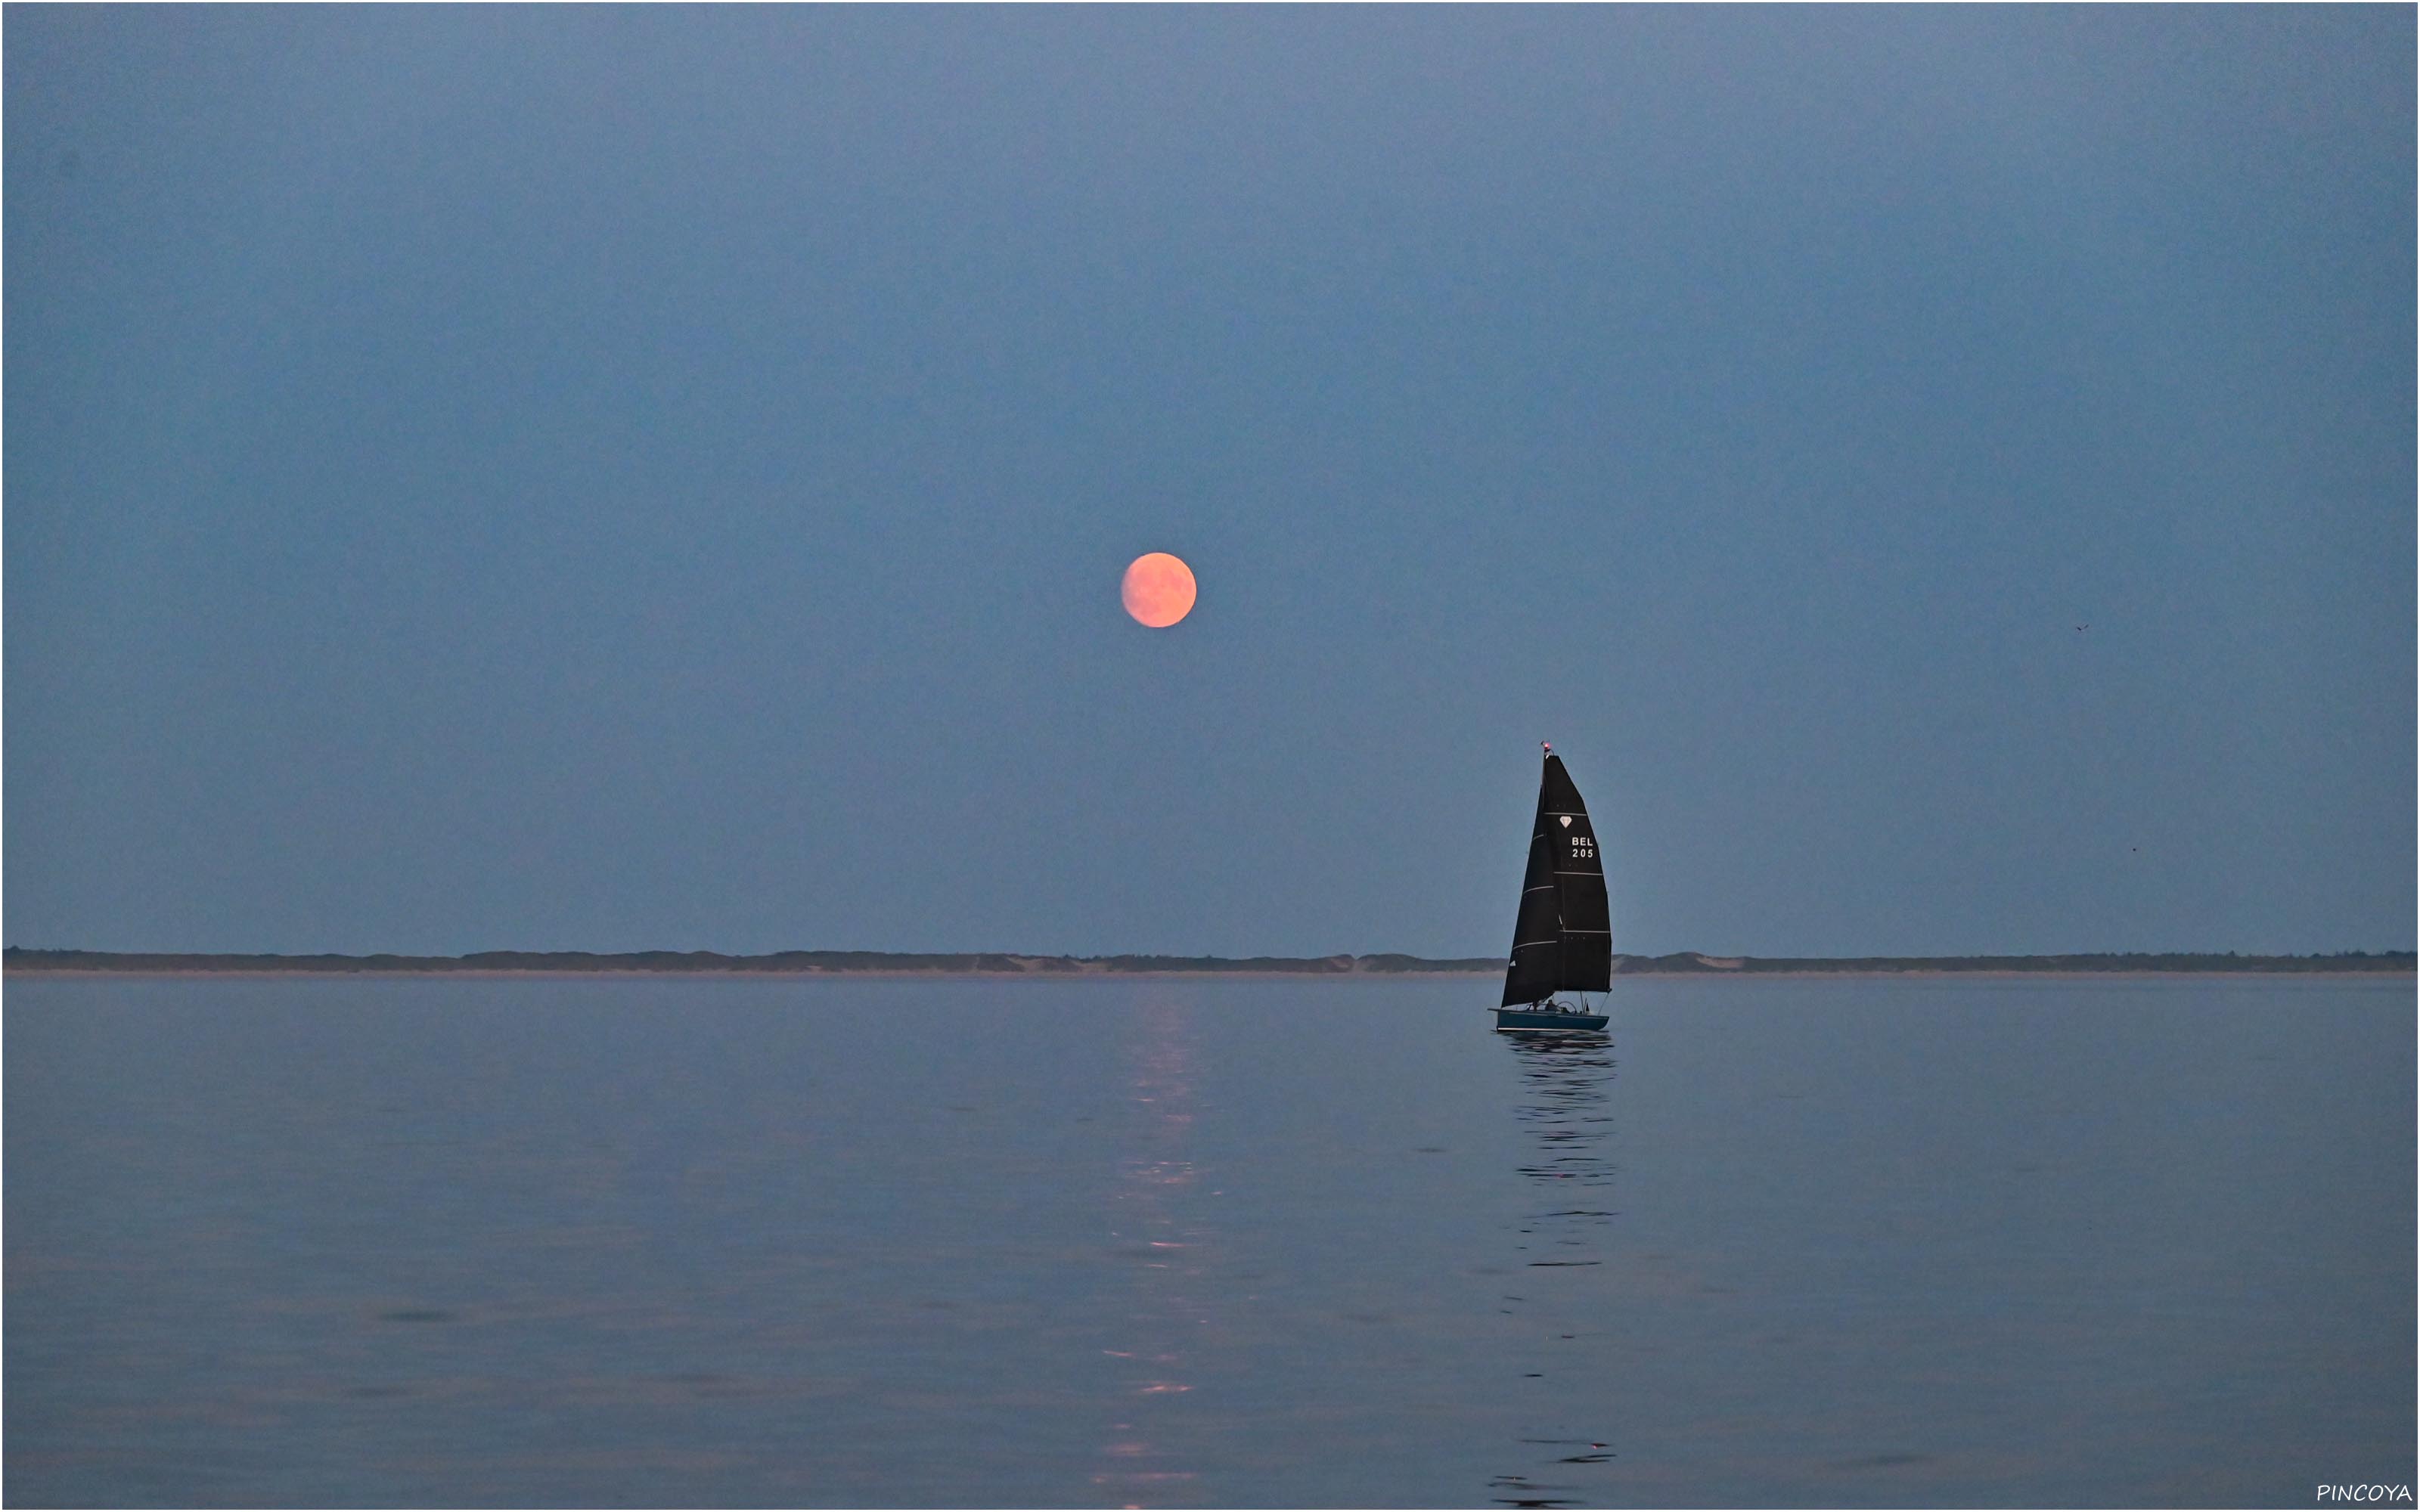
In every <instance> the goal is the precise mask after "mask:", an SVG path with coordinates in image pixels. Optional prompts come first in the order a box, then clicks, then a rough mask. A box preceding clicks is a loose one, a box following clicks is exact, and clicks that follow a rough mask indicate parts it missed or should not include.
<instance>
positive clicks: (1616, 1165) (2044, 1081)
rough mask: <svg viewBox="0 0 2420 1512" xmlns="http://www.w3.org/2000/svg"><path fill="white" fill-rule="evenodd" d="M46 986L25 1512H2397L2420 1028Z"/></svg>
mask: <svg viewBox="0 0 2420 1512" xmlns="http://www.w3.org/2000/svg"><path fill="white" fill-rule="evenodd" d="M1619 985H1620V988H1621V991H1620V992H1619V993H1617V995H1616V998H1615V1009H1614V1030H1615V1033H1614V1036H1613V1039H1612V1041H1611V1042H1610V1044H1597V1045H1550V1044H1536V1043H1528V1044H1525V1043H1519V1042H1513V1041H1508V1040H1506V1039H1504V1038H1500V1037H1498V1036H1497V1035H1495V1034H1493V1033H1491V1032H1490V1031H1489V1029H1488V1020H1487V1016H1486V1014H1485V1012H1484V1011H1483V1009H1484V1006H1485V1005H1486V1004H1487V1003H1488V1002H1490V1001H1492V996H1491V984H1489V983H1486V982H1481V981H1478V980H1473V979H1444V980H1426V981H1404V982H1385V981H1373V980H1353V981H1304V982H1293V981H1285V980H1202V979H1174V978H1167V979H1142V980H1082V981H1049V980H1032V981H1025V980H971V979H970V980H947V981H922V982H919V981H902V980H826V981H780V980H773V981H763V980H759V981H748V980H686V979H655V980H644V979H642V980H569V979H565V980H519V981H516V980H443V979H418V980H358V979H357V980H258V979H256V980H196V979H187V980H141V979H116V980H90V981H74V980H34V979H19V980H14V981H12V982H10V983H9V984H8V1012H7V1026H6V1054H7V1066H6V1093H7V1107H6V1120H7V1173H6V1174H7V1184H6V1199H5V1200H6V1218H7V1240H6V1258H7V1288H8V1289H7V1335H6V1339H7V1342H6V1351H7V1352H6V1367H7V1393H6V1451H5V1455H6V1458H5V1486H0V1491H5V1494H6V1496H7V1499H8V1501H9V1502H10V1503H11V1504H17V1505H40V1504H314V1505H363V1504H389V1505H392V1504H414V1505H459V1504H538V1505H544V1504H581V1505H633V1504H647V1505H700V1504H711V1505H749V1504H780V1505H835V1504H839V1505H951V1506H965V1505H1003V1506H1015V1505H1125V1504H1140V1505H1245V1506H1249V1505H1331V1504H1333V1505H1396V1506H1403V1505H1488V1504H1539V1505H1557V1504H1570V1505H1619V1504H1683V1505H1688V1504H1816V1505H1840V1504H1882V1505H1893V1504H2075V1505H2111V1504H2245V1503H2255V1504H2298V1505H2307V1504H2310V1503H2311V1500H2312V1489H2313V1488H2314V1487H2315V1486H2317V1485H2319V1484H2320V1483H2323V1482H2331V1483H2351V1482H2379V1481H2383V1482H2386V1483H2388V1484H2402V1485H2410V1484H2412V1481H2413V1478H2414V1477H2413V1458H2414V1430H2413V1420H2414V1408H2415V1401H2414V1370H2413V1351H2412V1340H2413V1326H2414V1317H2413V1277H2414V1256H2413V1233H2414V1200H2413V1194H2414V1160H2413V1134H2414V1119H2413V1085H2414V1054H2413V1045H2414V1040H2413V989H2412V982H2411V981H2410V980H2408V979H2405V980H2386V981H2378V980H2347V979H2331V980H2316V979H2244V978H2234V979H2223V980H2222V979H2204V980H2194V979H2182V980H2126V981H2113V980H2100V981H2094V980H2061V981H2036V980H2005V979H2002V980H1963V981H1962V980H1947V981H1944V980H1937V979H1928V980H1870V979H1829V980H1826V979H1800V980H1766V981H1738V980H1702V981H1701V980H1634V981H1624V982H1622V983H1620V984H1619Z"/></svg>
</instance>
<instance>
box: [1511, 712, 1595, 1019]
mask: <svg viewBox="0 0 2420 1512" xmlns="http://www.w3.org/2000/svg"><path fill="white" fill-rule="evenodd" d="M1612 986H1613V924H1612V918H1611V915H1610V914H1609V913H1608V911H1607V909H1606V901H1605V861H1604V859H1603V858H1602V857H1600V856H1598V855H1597V847H1596V829H1595V827H1594V826H1593V825H1590V823H1589V816H1588V805H1586V804H1584V803H1582V802H1581V801H1580V790H1579V789H1578V788H1576V787H1574V786H1573V785H1572V774H1571V773H1569V772H1566V771H1564V770H1563V759H1562V758H1561V757H1559V756H1558V755H1556V754H1555V753H1554V751H1553V750H1552V749H1551V748H1549V749H1548V750H1547V752H1546V769H1545V773H1544V776H1542V777H1541V778H1540V779H1538V823H1537V824H1536V825H1535V826H1534V827H1533V828H1532V829H1531V831H1530V834H1529V869H1528V874H1527V875H1525V876H1524V877H1523V878H1522V879H1521V912H1520V916H1519V917H1518V918H1516V919H1515V920H1514V922H1513V925H1512V964H1511V966H1510V967H1509V968H1508V969H1507V970H1506V971H1505V973H1504V1006H1505V1007H1507V1008H1511V1007H1512V1006H1513V1005H1514V1004H1516V1003H1538V1002H1544V1000H1545V999H1547V998H1548V997H1551V996H1553V995H1555V994H1557V993H1559V992H1576V993H1601V992H1606V991H1608V990H1610V989H1611V988H1612Z"/></svg>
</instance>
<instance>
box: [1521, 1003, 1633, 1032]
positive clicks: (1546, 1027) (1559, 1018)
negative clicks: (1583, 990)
mask: <svg viewBox="0 0 2420 1512" xmlns="http://www.w3.org/2000/svg"><path fill="white" fill-rule="evenodd" d="M1605 1021H1606V1015H1605V1014H1603V1013H1559V1012H1556V1011H1553V1010H1552V1009H1538V1008H1499V1009H1497V1011H1496V1028H1497V1032H1498V1033H1501V1034H1603V1033H1604V1032H1605Z"/></svg>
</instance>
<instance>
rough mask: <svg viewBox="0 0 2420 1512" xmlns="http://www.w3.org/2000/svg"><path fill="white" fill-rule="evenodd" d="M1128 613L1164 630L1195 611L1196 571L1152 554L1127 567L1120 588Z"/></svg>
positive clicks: (1170, 557)
mask: <svg viewBox="0 0 2420 1512" xmlns="http://www.w3.org/2000/svg"><path fill="white" fill-rule="evenodd" d="M1118 596H1119V597H1120V598H1122V599H1124V600H1125V606H1126V612H1127V613H1129V614H1131V615H1133V616H1134V617H1135V618H1136V619H1137V620H1140V622H1142V623H1143V624H1145V625H1150V626H1151V627H1152V628H1153V629H1155V630H1164V629H1166V628H1168V627H1169V626H1170V625H1174V624H1175V623H1176V622H1177V621H1179V620H1181V619H1183V618H1185V616H1186V615H1187V614H1189V613H1191V612H1192V611H1193V569H1192V568H1191V567H1188V566H1187V565H1186V564H1185V563H1182V562H1180V561H1178V560H1177V559H1176V558H1174V557H1172V556H1170V555H1169V554H1168V553H1167V552H1165V551H1150V552H1146V553H1144V554H1143V555H1141V556H1139V557H1137V558H1135V559H1134V560H1133V561H1132V562H1130V563H1126V576H1125V581H1124V582H1122V583H1120V584H1119V585H1118Z"/></svg>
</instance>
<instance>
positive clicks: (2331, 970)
mask: <svg viewBox="0 0 2420 1512" xmlns="http://www.w3.org/2000/svg"><path fill="white" fill-rule="evenodd" d="M2413 967H2414V958H2413V953H2412V951H2409V950H2404V951H2388V952H2380V953H2364V952H2360V951H2354V952H2350V953H2345V954H2339V955H2326V956H2320V955H2309V956H2264V955H2226V954H2216V955H2213V954H2208V953H2177V952H2170V953H2153V952H2135V953H2128V954H2090V955H2032V956H1842V957H1829V958H1823V957H1801V956H1787V957H1785V956H1776V957H1758V956H1709V955H1705V954H1703V953H1701V952H1698V951H1682V952H1679V953H1676V954H1672V955H1662V956H1635V955H1622V956H1616V957H1615V958H1614V974H1615V975H1616V976H1617V977H1648V976H1653V977H1688V978H1698V979H1701V980H1712V979H1719V978H1726V977H1730V978H1737V977H1791V978H1798V977H1816V976H1823V977H1948V976H1970V977H2046V976H2048V977H2080V976H2132V977H2178V976H2311V975H2332V976H2345V975H2357V976H2411V975H2412V974H2413ZM0 969H5V972H6V974H7V975H8V976H11V977H18V976H24V977H339V976H341V977H473V978H501V977H585V978H605V977H726V978H749V979H757V980H764V979H796V978H816V977H879V978H910V979H921V978H933V977H987V978H1028V979H1038V980H1069V979H1078V978H1080V979H1086V980H1114V979H1117V978H1122V977H1142V976H1151V977H1250V978H1270V977H1284V978H1289V979H1299V978H1329V979H1334V978H1355V979H1368V978H1393V977H1430V976H1452V977H1481V976H1495V975H1497V974H1498V973H1500V972H1501V971H1502V970H1503V969H1504V964H1503V962H1502V961H1501V959H1499V958H1497V957H1492V956H1485V957H1460V958H1454V959H1448V960H1430V959H1425V958H1422V957H1419V956H1409V955H1362V956H1354V955H1333V956H1250V957H1245V958H1241V959H1234V958H1228V957H1220V956H1162V955H1119V956H1046V955H1012V954H1006V953H969V954H950V955H943V954H929V955H928V954H902V953H889V952H882V951H873V950H785V951H782V952H780V953H778V954H773V955H755V956H732V955H719V954H716V953H714V952H712V951H706V950H697V951H686V952H684V951H673V950H647V951H637V952H632V953H628V954H620V955H598V954H593V953H591V952H588V951H582V950H562V951H523V950H489V951H482V952H479V953H476V954H473V955H464V956H401V955H366V956H353V955H266V954H262V955H206V954H165V953H135V952H120V951H108V950H27V949H20V948H17V947H13V946H12V947H10V948H8V949H7V950H6V951H0Z"/></svg>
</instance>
